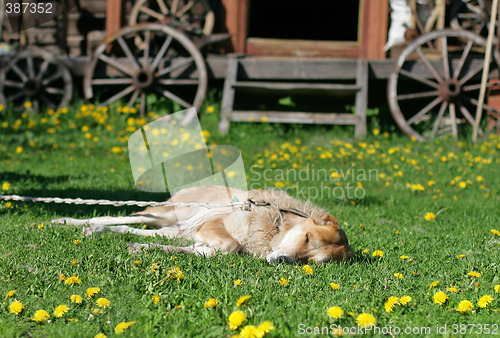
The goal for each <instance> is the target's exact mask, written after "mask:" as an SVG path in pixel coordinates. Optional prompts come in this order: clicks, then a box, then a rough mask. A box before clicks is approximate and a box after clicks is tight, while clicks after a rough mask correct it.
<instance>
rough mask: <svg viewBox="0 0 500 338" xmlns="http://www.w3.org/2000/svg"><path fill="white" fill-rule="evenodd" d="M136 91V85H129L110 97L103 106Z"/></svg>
mask: <svg viewBox="0 0 500 338" xmlns="http://www.w3.org/2000/svg"><path fill="white" fill-rule="evenodd" d="M133 91H134V86H128V87H127V88H125V89H123V90H122V91H120V92H118V93H116V94H115V95H113V96H111V97H110V98H109V99H107V100H106V101H104V102H103V103H101V106H108V105H109V104H110V103H113V102H115V101H117V100H119V99H121V98H122V97H124V96H126V95H128V94H130V93H132V92H133Z"/></svg>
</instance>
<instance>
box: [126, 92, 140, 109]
mask: <svg viewBox="0 0 500 338" xmlns="http://www.w3.org/2000/svg"><path fill="white" fill-rule="evenodd" d="M139 93H140V91H139V90H136V91H134V93H133V94H132V96H130V100H129V101H128V106H129V107H132V106H133V105H134V104H135V101H137V97H138V96H139Z"/></svg>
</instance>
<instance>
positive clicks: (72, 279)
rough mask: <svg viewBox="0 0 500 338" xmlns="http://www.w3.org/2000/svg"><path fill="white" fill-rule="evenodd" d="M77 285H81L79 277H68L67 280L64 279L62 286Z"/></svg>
mask: <svg viewBox="0 0 500 338" xmlns="http://www.w3.org/2000/svg"><path fill="white" fill-rule="evenodd" d="M79 283H81V280H80V278H79V277H77V276H71V277H68V279H66V280H65V281H64V284H66V285H71V284H79Z"/></svg>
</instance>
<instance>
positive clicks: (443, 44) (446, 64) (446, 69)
mask: <svg viewBox="0 0 500 338" xmlns="http://www.w3.org/2000/svg"><path fill="white" fill-rule="evenodd" d="M441 50H442V52H443V71H444V78H445V79H449V78H450V60H449V59H448V38H447V37H446V36H443V37H441Z"/></svg>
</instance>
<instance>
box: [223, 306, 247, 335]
mask: <svg viewBox="0 0 500 338" xmlns="http://www.w3.org/2000/svg"><path fill="white" fill-rule="evenodd" d="M246 320H247V315H246V314H245V312H243V311H239V310H237V311H234V312H233V313H231V314H230V315H229V317H228V318H227V321H228V324H229V327H230V328H231V330H236V329H238V328H239V327H240V326H241V324H243V323H244V322H245V321H246Z"/></svg>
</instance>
